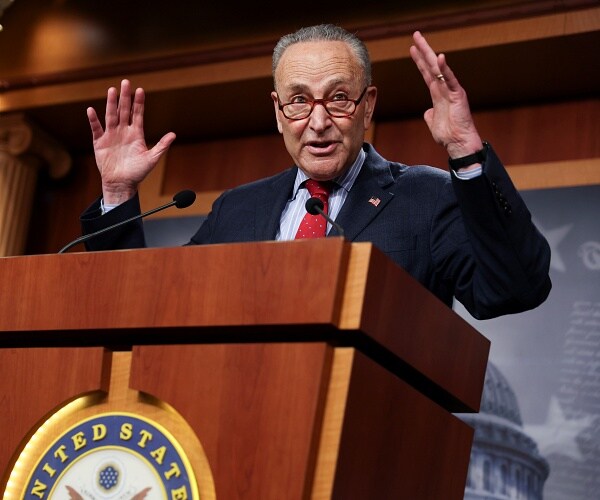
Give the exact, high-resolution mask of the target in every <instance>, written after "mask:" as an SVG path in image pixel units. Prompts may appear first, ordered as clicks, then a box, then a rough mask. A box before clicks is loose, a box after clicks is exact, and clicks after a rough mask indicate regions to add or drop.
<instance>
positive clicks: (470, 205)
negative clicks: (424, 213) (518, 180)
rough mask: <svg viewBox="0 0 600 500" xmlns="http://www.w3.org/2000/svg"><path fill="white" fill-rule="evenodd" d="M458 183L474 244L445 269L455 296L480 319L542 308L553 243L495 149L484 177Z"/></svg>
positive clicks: (459, 198) (460, 202) (455, 184)
mask: <svg viewBox="0 0 600 500" xmlns="http://www.w3.org/2000/svg"><path fill="white" fill-rule="evenodd" d="M452 185H453V188H454V193H455V195H456V199H457V201H458V206H459V210H460V213H461V215H462V221H463V224H464V231H465V234H466V237H467V241H466V242H465V243H464V245H465V247H467V246H468V247H469V249H468V251H467V250H466V249H465V252H461V251H457V252H456V255H455V256H454V257H453V258H452V259H449V261H450V260H451V261H453V262H454V264H453V265H451V266H450V267H451V269H450V270H448V269H447V270H446V271H445V272H450V273H451V274H453V278H454V281H455V285H454V286H455V297H456V298H457V299H458V300H459V301H460V302H461V303H462V304H463V305H464V306H465V308H466V309H467V310H468V311H469V312H470V313H471V314H472V315H473V316H474V317H475V318H478V319H486V318H491V317H495V316H498V315H501V314H510V313H516V312H521V311H525V310H529V309H532V308H534V307H537V306H538V305H539V304H541V303H542V302H543V301H544V300H545V299H546V297H547V296H548V294H549V292H550V289H551V282H550V277H549V275H548V271H549V267H550V247H549V245H548V243H547V241H546V240H545V238H544V237H543V236H542V234H541V233H540V232H539V231H538V229H537V228H536V227H535V225H534V224H533V223H532V221H531V214H530V212H529V210H528V209H527V207H526V205H525V203H524V201H523V199H522V198H521V196H520V195H519V193H518V191H517V190H516V188H515V186H514V185H513V183H512V181H511V179H510V177H509V176H508V173H507V172H506V169H505V168H504V166H503V165H502V163H501V162H500V160H499V159H498V157H497V156H496V154H495V152H494V151H493V149H492V148H491V147H490V149H489V152H488V157H487V159H486V161H485V164H484V165H483V171H482V175H481V176H479V177H476V178H474V179H470V180H461V179H457V178H456V176H452ZM442 228H443V226H442ZM437 238H438V239H440V238H444V234H442V232H440V233H439V234H438V235H437ZM467 254H470V255H469V257H467V256H466V255H467Z"/></svg>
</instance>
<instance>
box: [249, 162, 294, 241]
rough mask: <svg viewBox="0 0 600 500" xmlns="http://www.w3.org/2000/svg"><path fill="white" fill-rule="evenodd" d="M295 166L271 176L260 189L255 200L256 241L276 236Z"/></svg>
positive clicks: (289, 191)
mask: <svg viewBox="0 0 600 500" xmlns="http://www.w3.org/2000/svg"><path fill="white" fill-rule="evenodd" d="M296 171H297V167H293V168H290V169H288V170H286V171H285V172H283V173H282V174H281V175H278V176H276V177H274V178H273V180H272V182H270V183H269V184H268V186H267V189H266V190H261V194H260V198H259V199H258V200H257V202H256V213H255V228H256V239H257V241H267V240H274V239H275V236H277V230H278V229H279V223H280V221H281V213H282V212H283V210H284V208H285V205H286V203H287V201H288V199H289V197H290V194H291V192H292V187H293V186H294V180H295V179H296Z"/></svg>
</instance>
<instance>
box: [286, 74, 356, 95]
mask: <svg viewBox="0 0 600 500" xmlns="http://www.w3.org/2000/svg"><path fill="white" fill-rule="evenodd" d="M350 85H351V82H348V81H346V80H342V79H339V78H338V79H336V80H332V81H331V82H327V85H326V88H331V89H335V88H336V87H339V86H350ZM283 90H284V91H285V92H290V93H292V94H295V93H311V92H309V91H310V88H309V87H308V85H305V84H302V83H294V84H292V85H290V86H289V87H286V88H284V89H283Z"/></svg>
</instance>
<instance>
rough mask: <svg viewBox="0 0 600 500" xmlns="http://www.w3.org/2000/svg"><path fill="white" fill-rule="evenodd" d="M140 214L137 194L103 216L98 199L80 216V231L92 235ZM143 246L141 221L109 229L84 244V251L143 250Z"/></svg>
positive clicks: (144, 241) (144, 243) (144, 244)
mask: <svg viewBox="0 0 600 500" xmlns="http://www.w3.org/2000/svg"><path fill="white" fill-rule="evenodd" d="M140 213H141V211H140V200H139V197H138V195H137V194H136V195H135V196H134V197H133V198H131V199H130V200H128V201H126V202H125V203H123V204H121V205H119V206H118V207H115V208H113V209H112V210H111V211H110V212H108V213H106V214H104V215H102V212H101V210H100V198H98V199H97V200H96V201H94V203H92V204H91V205H90V206H89V207H88V208H87V209H86V210H85V211H84V212H83V214H82V215H81V218H80V222H81V229H82V232H83V234H90V233H94V232H96V231H100V230H101V229H105V228H107V227H109V226H112V225H113V224H117V223H119V222H121V221H124V220H127V219H129V218H130V217H134V216H136V215H139V214H140ZM145 246H146V240H145V238H144V228H143V223H142V221H141V219H138V220H136V221H132V222H129V223H127V224H124V225H123V226H121V227H118V228H116V229H111V230H110V231H107V232H106V233H103V234H101V235H98V236H96V237H94V238H92V239H90V240H88V241H86V243H85V247H86V249H87V250H90V251H100V250H119V249H124V248H143V247H145Z"/></svg>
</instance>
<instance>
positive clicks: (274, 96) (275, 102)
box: [271, 91, 283, 134]
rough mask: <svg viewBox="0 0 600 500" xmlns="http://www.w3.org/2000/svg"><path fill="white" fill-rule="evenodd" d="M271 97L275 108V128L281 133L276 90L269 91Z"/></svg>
mask: <svg viewBox="0 0 600 500" xmlns="http://www.w3.org/2000/svg"><path fill="white" fill-rule="evenodd" d="M271 99H273V106H274V108H275V120H277V130H279V133H280V134H283V127H282V125H281V119H280V115H279V99H278V98H277V92H275V91H273V92H271Z"/></svg>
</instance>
